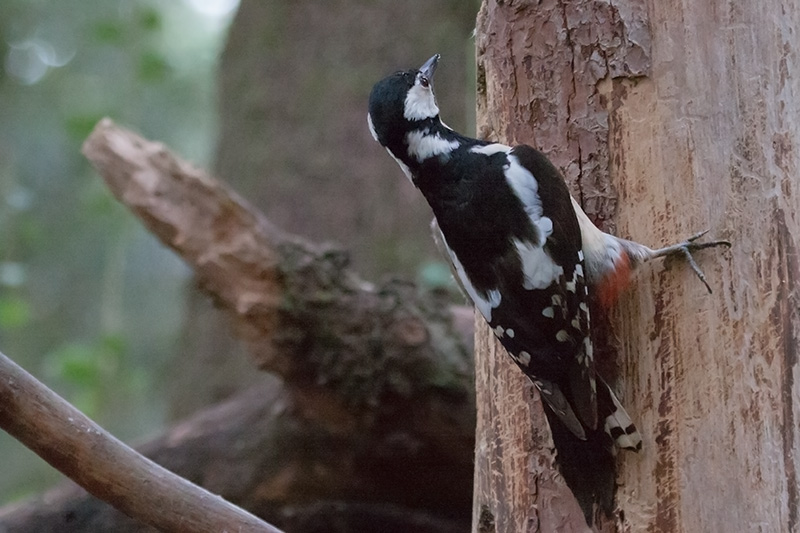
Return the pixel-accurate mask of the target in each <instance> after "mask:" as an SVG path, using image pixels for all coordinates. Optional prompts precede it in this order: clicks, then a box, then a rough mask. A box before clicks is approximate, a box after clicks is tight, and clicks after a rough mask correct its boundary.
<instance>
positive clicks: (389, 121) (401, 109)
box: [367, 54, 440, 152]
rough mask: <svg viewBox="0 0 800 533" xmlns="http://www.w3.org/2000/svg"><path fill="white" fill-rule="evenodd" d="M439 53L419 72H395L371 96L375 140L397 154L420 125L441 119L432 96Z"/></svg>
mask: <svg viewBox="0 0 800 533" xmlns="http://www.w3.org/2000/svg"><path fill="white" fill-rule="evenodd" d="M439 57H440V56H439V54H436V55H435V56H433V57H432V58H430V59H429V60H427V61H426V62H425V64H424V65H422V66H421V67H420V68H418V69H412V70H404V71H400V72H395V73H394V74H392V75H391V76H387V77H386V78H384V79H382V80H381V81H379V82H378V83H376V84H375V86H374V87H373V88H372V92H371V93H370V95H369V114H368V115H367V122H368V123H369V130H370V132H371V133H372V136H373V137H375V140H376V141H378V142H379V143H381V144H382V145H383V146H385V147H386V148H389V149H390V150H391V151H392V152H394V151H395V150H394V148H395V147H397V146H399V143H401V142H402V138H403V136H404V135H405V134H406V133H407V132H408V131H411V130H413V129H416V128H419V126H420V123H421V122H424V121H426V120H430V119H435V118H437V117H438V116H439V107H438V106H437V105H436V97H435V96H434V94H433V74H434V73H435V72H436V65H437V64H438V63H439Z"/></svg>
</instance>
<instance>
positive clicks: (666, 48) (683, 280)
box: [474, 0, 800, 533]
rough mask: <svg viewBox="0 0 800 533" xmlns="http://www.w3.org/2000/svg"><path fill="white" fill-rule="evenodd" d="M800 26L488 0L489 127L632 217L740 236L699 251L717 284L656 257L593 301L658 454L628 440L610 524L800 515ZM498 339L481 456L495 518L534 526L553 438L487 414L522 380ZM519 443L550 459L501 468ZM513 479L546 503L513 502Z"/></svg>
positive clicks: (635, 233)
mask: <svg viewBox="0 0 800 533" xmlns="http://www.w3.org/2000/svg"><path fill="white" fill-rule="evenodd" d="M645 13H646V15H647V18H648V19H649V20H647V19H645V18H644V14H645ZM609 24H610V26H609ZM797 27H800V12H798V11H797V10H796V9H791V8H787V7H786V6H784V5H782V4H780V3H779V2H770V3H767V4H759V5H752V6H751V5H739V4H737V5H733V4H730V3H725V2H717V1H712V2H710V3H709V2H705V3H695V4H677V3H670V2H643V1H638V0H637V1H628V2H613V3H609V2H593V1H588V2H587V1H577V0H575V1H568V2H543V3H539V4H537V5H536V6H532V5H531V6H527V5H516V4H515V5H514V6H511V5H508V4H505V3H499V2H498V3H495V2H489V1H487V2H484V6H483V9H482V12H481V16H480V19H479V28H478V62H479V81H480V80H483V82H482V83H479V110H480V119H479V120H480V121H481V123H480V124H479V127H480V128H481V129H480V131H482V132H483V133H484V135H486V136H488V137H491V138H493V139H499V140H502V141H507V142H512V143H519V142H526V143H530V144H534V145H538V146H539V147H541V148H542V149H543V150H544V151H545V152H547V153H548V155H550V156H551V157H552V158H553V160H554V161H556V162H557V164H558V165H559V166H561V168H562V169H564V170H565V174H566V176H567V178H568V181H569V182H570V186H571V188H572V190H573V192H574V193H575V194H576V197H577V198H580V199H582V201H583V204H584V206H585V207H586V208H587V212H588V213H589V214H590V216H591V217H593V218H594V219H595V220H596V221H598V222H599V223H600V225H601V227H604V228H605V229H614V228H617V230H616V231H615V233H616V234H618V235H621V236H623V237H626V238H632V239H633V240H636V241H639V242H643V243H645V244H648V245H653V246H661V245H667V244H671V243H673V242H677V241H680V240H683V239H684V238H686V237H687V236H689V235H692V234H694V233H695V232H697V231H699V230H704V229H708V228H710V229H711V234H712V235H714V236H715V238H718V237H721V238H729V239H730V240H732V241H733V242H734V247H733V249H732V250H731V252H726V253H724V254H717V253H702V254H698V256H697V258H696V259H697V260H698V263H699V264H700V266H701V267H702V268H703V270H704V271H705V273H706V275H707V276H708V279H709V282H710V284H711V286H712V287H713V288H714V294H713V296H708V295H707V293H706V291H705V289H704V287H703V286H702V284H700V283H699V282H698V280H697V279H696V278H695V277H694V274H693V273H692V270H691V269H690V268H689V267H688V265H686V264H681V263H680V262H672V263H671V264H668V265H665V266H661V265H659V264H653V265H652V266H650V265H648V266H647V267H645V268H643V269H642V271H641V272H640V273H639V274H638V276H637V278H636V285H637V286H636V287H635V288H633V289H632V290H631V291H630V292H629V293H628V294H627V295H625V296H624V297H623V299H622V300H621V301H620V302H619V305H618V307H617V309H616V310H615V311H614V313H612V314H611V315H610V316H608V317H602V316H598V315H597V314H595V315H594V316H593V319H594V318H595V317H596V318H598V319H599V322H600V324H599V327H598V328H596V330H597V332H598V333H600V334H601V337H602V338H601V339H600V340H601V342H600V344H601V346H602V348H603V350H602V351H603V352H605V354H606V357H609V356H610V358H611V359H612V360H611V361H610V362H609V361H606V363H605V364H604V370H610V371H611V373H612V374H613V373H614V371H616V372H617V376H616V379H615V380H614V381H615V382H616V383H617V385H618V389H619V390H620V391H621V399H622V401H623V403H624V404H626V406H628V411H629V413H630V414H631V415H632V416H633V418H634V419H635V420H636V422H637V425H638V426H639V429H640V431H641V433H642V435H643V436H644V450H643V452H642V453H641V454H638V455H636V454H622V455H621V462H620V465H619V466H620V475H619V477H618V482H619V484H620V486H619V488H618V491H617V502H618V511H617V513H616V516H615V519H614V521H615V523H612V524H603V526H605V527H609V528H610V530H617V531H653V532H665V533H666V532H696V531H704V532H727V531H764V532H776V533H777V532H797V531H800V522H799V519H798V516H800V498H799V497H798V491H799V490H800V489H798V486H799V484H798V474H797V464H798V461H799V460H800V444H798V442H799V440H798V439H799V438H800V434H799V433H798V432H799V431H800V428H799V427H798V424H797V419H798V415H797V412H798V407H800V385H798V382H797V379H796V375H797V360H798V357H797V346H798V341H800V339H799V338H798V337H799V336H800V313H799V312H798V309H800V305H798V294H800V292H799V291H800V289H799V288H798V279H800V261H798V252H797V250H798V244H799V243H798V235H800V232H798V230H800V228H799V227H798V222H797V213H798V211H800V200H799V199H798V186H799V185H800V184H799V181H800V178H798V163H797V162H798V161H799V160H800V151H799V150H800V148H798V147H800V121H798V120H797V117H798V116H800V104H798V99H797V98H795V97H793V96H791V95H793V94H795V93H796V92H797V90H798V89H797V87H798V79H797V75H796V72H798V69H799V68H800V60H798V57H800V53H798V52H800V50H799V49H800V45H798V41H797V39H796V38H795V37H794V36H793V33H794V30H793V28H797ZM617 30H622V31H621V32H620V31H617ZM626 40H627V41H629V43H628V44H626ZM651 41H652V43H653V45H652V52H651V48H650V46H649V43H650V42H651ZM630 43H633V45H635V46H630ZM620 51H622V52H624V53H623V54H622V55H619V53H620ZM589 172H591V175H589ZM611 222H613V223H611ZM593 322H595V324H597V323H598V320H593ZM479 335H480V336H488V333H487V332H485V331H481V332H480V334H479ZM481 342H483V341H479V345H481ZM488 353H489V351H487V350H485V349H484V350H481V351H479V354H478V366H477V369H476V370H477V373H478V384H479V390H478V407H479V411H478V420H479V422H478V423H479V432H478V449H479V453H480V450H481V449H487V448H486V447H487V446H490V445H491V446H493V447H492V448H488V449H490V450H494V455H492V456H490V458H489V459H487V460H484V461H483V462H482V461H481V458H480V455H479V456H478V461H477V463H476V478H477V480H478V484H477V485H476V487H477V489H478V493H477V494H476V507H475V508H474V513H475V514H476V516H477V517H479V516H480V507H479V506H478V504H479V503H480V502H481V501H486V502H492V504H493V505H495V506H496V507H492V505H489V506H488V507H489V509H490V510H491V511H493V512H495V511H496V514H495V515H494V516H493V519H494V523H495V525H496V529H491V531H495V530H496V531H520V530H522V529H521V528H520V527H521V526H520V524H522V523H524V522H520V521H521V520H526V519H528V520H530V522H528V523H533V522H534V521H536V520H539V519H541V517H542V516H546V511H545V510H544V502H543V500H542V495H543V492H542V491H541V489H540V487H539V485H537V483H538V482H540V481H541V479H542V476H544V477H545V479H547V476H548V474H547V473H548V472H549V464H550V463H549V462H547V460H545V461H544V462H541V461H540V459H539V458H541V457H542V455H544V456H545V457H547V453H548V450H547V448H546V446H545V447H544V448H539V447H538V446H537V447H535V446H533V445H531V444H530V441H528V442H526V441H525V440H524V439H526V438H529V437H528V436H526V435H522V434H521V433H522V432H521V431H518V430H511V431H509V432H507V433H505V434H499V433H498V432H497V429H496V428H497V427H499V426H503V427H507V426H506V425H504V424H503V423H502V422H498V421H497V420H495V422H494V429H493V426H492V425H490V424H489V423H488V420H489V419H488V415H489V414H492V412H491V411H482V408H483V406H485V405H491V403H487V402H486V400H485V398H484V397H483V396H482V395H483V394H488V393H485V392H484V393H482V391H481V383H486V382H487V380H492V381H490V382H494V381H493V380H496V381H498V382H503V383H505V381H506V380H505V377H504V375H503V374H502V373H501V372H500V371H498V370H495V369H491V371H492V372H495V374H494V375H492V376H483V373H484V372H486V371H487V364H486V363H482V362H481V360H482V357H485V356H487V355H488ZM613 359H616V362H614V360H613ZM612 377H613V376H612ZM501 394H504V395H508V396H506V398H507V397H510V395H512V394H514V391H508V390H501ZM504 399H505V398H504ZM497 401H500V400H497ZM513 401H517V400H513ZM525 408H526V407H525V406H524V405H523V406H520V407H519V409H520V410H519V411H516V412H517V413H522V414H521V415H517V416H518V418H519V419H524V418H525V416H524V415H525V412H524V409H525ZM532 409H534V408H532ZM539 420H543V418H541V417H540V418H539ZM492 432H493V433H492ZM512 459H514V460H516V461H517V462H519V463H522V464H533V465H535V466H533V467H531V471H533V472H534V474H531V472H525V471H522V475H519V472H520V469H511V468H503V469H502V470H501V471H500V473H499V475H498V474H497V473H495V477H494V478H491V477H489V475H488V474H487V473H485V472H489V470H488V466H490V465H497V464H500V465H505V464H506V463H509V464H510V462H511V460H512ZM542 464H543V465H544V467H542V466H541V465H542ZM500 489H503V490H506V491H510V492H509V494H516V493H519V494H521V495H520V496H517V497H516V501H522V502H523V503H525V502H535V504H536V505H535V506H531V507H528V508H525V507H524V505H523V506H521V507H515V508H512V506H511V505H507V504H506V503H505V502H507V501H515V500H512V499H511V498H509V499H507V500H505V501H503V500H497V495H498V494H502V492H500ZM493 491H494V492H493ZM525 498H527V499H525ZM548 504H549V503H548ZM509 517H510V518H509ZM509 520H516V522H514V523H515V524H516V527H514V526H509V525H508V523H509ZM576 520H577V519H576ZM538 523H539V526H538V527H540V528H541V530H542V531H553V530H570V528H572V530H580V529H581V527H580V525H579V524H578V525H573V526H568V525H567V524H568V523H570V522H568V521H567V520H566V519H565V521H564V522H563V523H562V524H561V525H558V524H556V526H557V527H555V526H553V525H552V523H551V525H550V526H546V525H544V523H543V522H538ZM584 527H585V526H584ZM479 530H480V529H479Z"/></svg>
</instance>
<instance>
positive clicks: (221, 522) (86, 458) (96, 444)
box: [0, 353, 280, 533]
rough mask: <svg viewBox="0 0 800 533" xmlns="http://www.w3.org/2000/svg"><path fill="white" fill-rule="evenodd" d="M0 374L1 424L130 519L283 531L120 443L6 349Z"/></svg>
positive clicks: (183, 528) (171, 527) (181, 528)
mask: <svg viewBox="0 0 800 533" xmlns="http://www.w3.org/2000/svg"><path fill="white" fill-rule="evenodd" d="M0 377H2V379H0V428H2V429H4V430H5V431H7V432H8V433H9V434H10V435H12V436H13V437H15V438H17V439H19V441H20V442H22V443H23V444H25V445H26V446H28V447H29V448H30V449H31V450H33V451H34V452H36V453H37V454H38V455H39V456H40V457H41V458H42V459H44V460H45V461H47V462H48V463H50V464H51V465H52V466H53V467H55V468H57V469H58V470H59V471H61V472H62V473H64V474H65V475H67V476H69V477H70V479H72V480H74V481H75V482H76V483H78V484H79V485H81V486H82V487H84V488H85V489H86V490H87V491H89V492H91V493H92V494H93V495H95V496H97V497H98V498H100V499H102V500H103V501H106V502H108V503H110V504H111V505H113V506H114V507H116V508H117V509H119V510H120V511H122V512H124V513H125V514H127V515H128V516H130V517H133V518H135V519H137V520H140V521H141V522H143V523H145V524H150V525H152V526H153V527H156V528H158V529H160V530H162V531H175V532H187V533H191V532H195V531H241V532H242V533H245V532H252V533H256V532H264V533H280V531H279V530H278V529H276V528H275V527H273V526H271V525H270V524H267V523H265V522H263V521H261V520H259V519H258V518H256V517H255V516H253V515H252V514H250V513H248V512H246V511H244V510H243V509H241V508H239V507H236V506H235V505H232V504H230V503H229V502H227V501H225V500H224V499H223V498H220V497H219V496H216V495H214V494H211V493H210V492H208V491H206V490H204V489H202V488H200V487H199V486H197V485H195V484H193V483H191V482H189V481H187V480H186V479H185V478H182V477H180V476H177V475H175V474H174V473H172V472H170V471H169V470H166V469H164V468H162V467H160V466H159V465H157V464H156V463H154V462H152V461H150V460H148V459H146V458H145V457H144V456H142V455H141V454H139V453H137V452H135V451H134V450H132V449H131V448H129V447H128V446H126V445H125V444H123V443H122V442H120V441H118V440H117V439H115V438H114V437H112V436H111V435H110V434H109V433H108V432H106V431H105V430H104V429H103V428H101V427H100V426H98V425H97V424H95V423H94V422H92V421H91V420H89V419H88V418H87V417H86V416H85V415H84V414H83V413H81V412H80V411H78V410H77V409H75V408H74V407H73V406H71V405H70V404H69V403H67V402H66V401H65V400H64V399H63V398H61V397H60V396H58V395H57V394H56V393H55V392H53V391H51V390H50V389H48V388H47V387H45V386H44V385H43V384H42V383H40V382H39V381H37V380H36V378H34V377H33V376H31V375H30V374H28V373H27V372H25V371H24V370H23V369H22V368H20V367H19V366H17V365H16V364H14V363H13V362H12V361H11V360H10V359H8V358H7V357H6V356H5V355H4V354H2V353H0ZM0 528H2V529H3V530H4V531H5V530H6V529H7V528H6V527H4V526H0ZM8 529H10V528H8ZM39 530H40V531H43V530H42V529H39ZM45 530H47V531H52V529H50V528H47V529H45Z"/></svg>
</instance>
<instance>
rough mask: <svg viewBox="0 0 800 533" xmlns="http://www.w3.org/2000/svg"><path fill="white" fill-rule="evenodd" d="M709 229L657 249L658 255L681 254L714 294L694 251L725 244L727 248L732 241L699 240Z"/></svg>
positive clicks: (710, 292)
mask: <svg viewBox="0 0 800 533" xmlns="http://www.w3.org/2000/svg"><path fill="white" fill-rule="evenodd" d="M706 233H708V230H705V231H701V232H700V233H697V234H695V235H692V236H691V237H689V238H688V239H686V240H685V241H684V242H681V243H678V244H675V245H673V246H668V247H666V248H662V249H661V250H657V251H656V254H655V255H656V257H658V256H662V257H671V256H674V255H681V256H683V257H684V258H685V259H686V261H687V262H688V263H689V266H690V267H691V268H692V270H693V271H694V273H695V274H697V277H698V278H700V281H702V282H703V285H705V286H706V289H707V290H708V293H709V294H712V293H713V291H712V290H711V286H710V285H709V284H708V281H707V280H706V276H705V274H703V271H702V270H700V267H699V266H698V265H697V262H696V261H695V260H694V257H693V256H692V252H697V251H699V250H705V249H706V248H716V247H718V246H725V247H727V248H730V247H731V242H730V241H727V240H718V241H709V242H697V240H699V239H700V238H701V237H703V236H704V235H705V234H706Z"/></svg>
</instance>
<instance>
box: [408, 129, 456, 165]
mask: <svg viewBox="0 0 800 533" xmlns="http://www.w3.org/2000/svg"><path fill="white" fill-rule="evenodd" d="M406 143H408V155H409V157H413V158H415V159H416V160H417V161H419V162H420V163H422V162H423V161H425V160H426V159H428V158H430V157H434V156H439V155H444V154H449V153H450V152H452V151H453V150H455V149H456V148H458V147H459V146H461V144H459V142H458V141H448V140H447V139H442V138H441V136H439V134H438V133H433V134H431V133H428V130H414V131H411V132H409V133H407V134H406Z"/></svg>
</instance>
